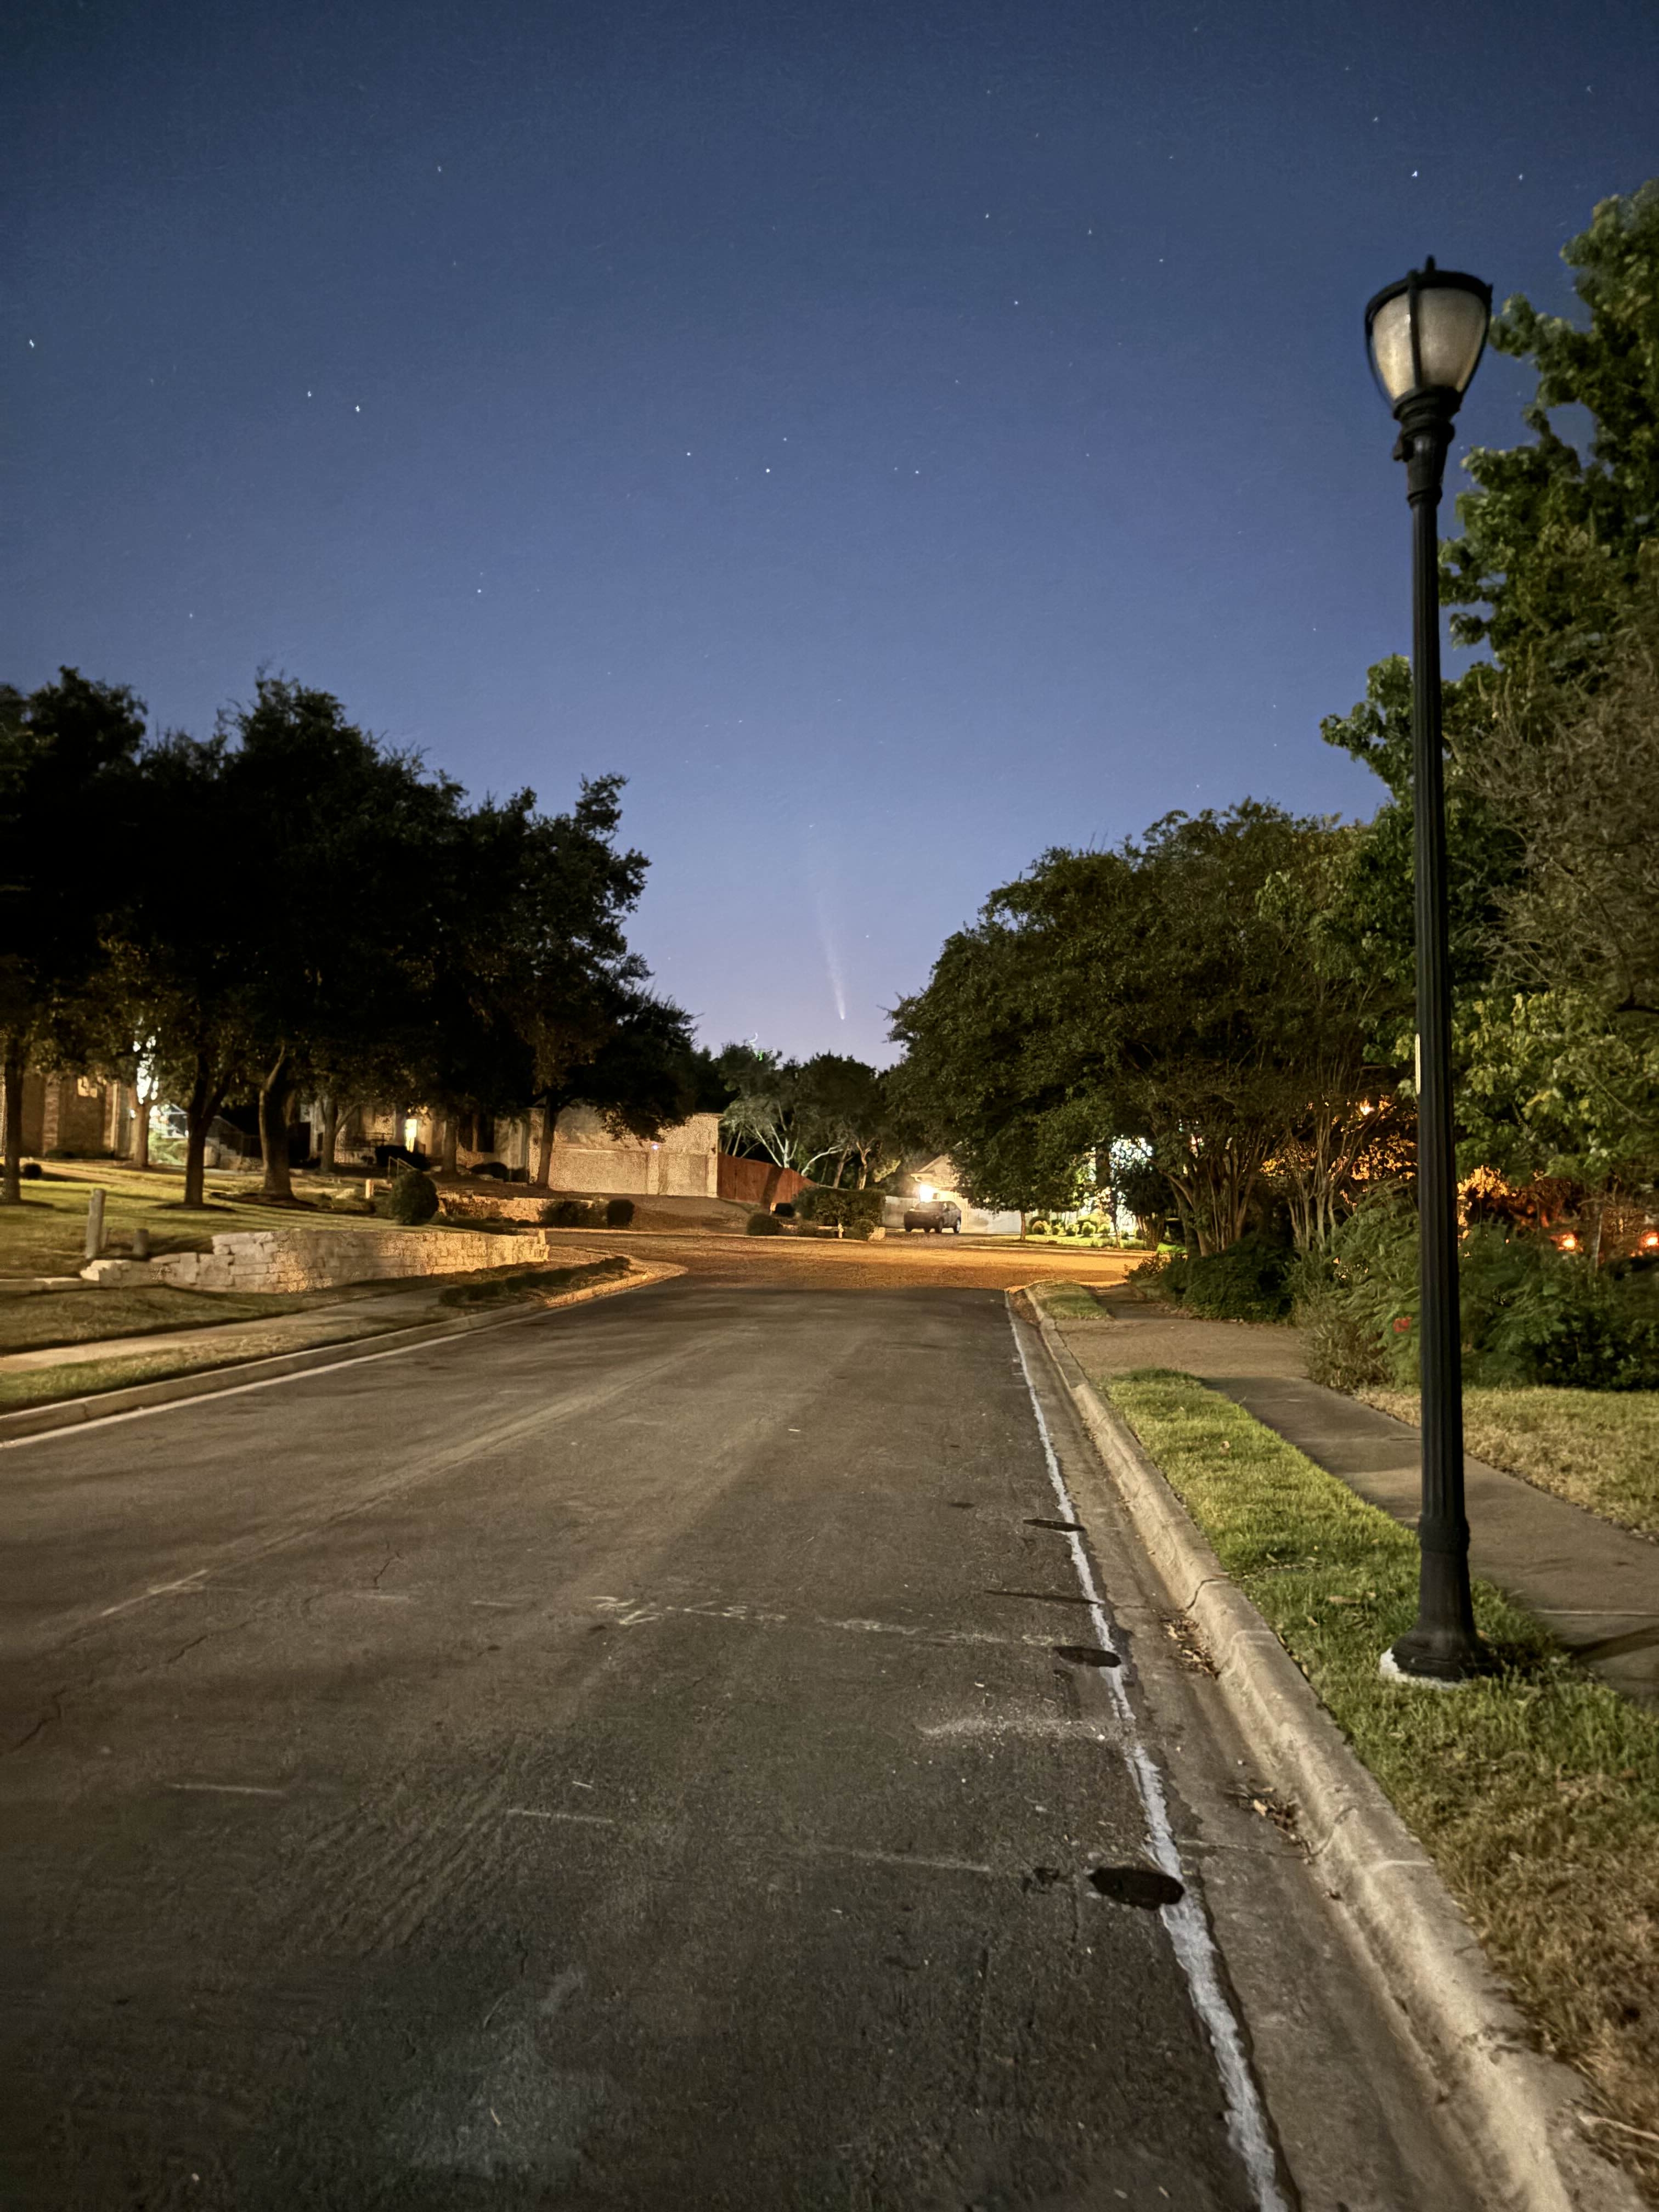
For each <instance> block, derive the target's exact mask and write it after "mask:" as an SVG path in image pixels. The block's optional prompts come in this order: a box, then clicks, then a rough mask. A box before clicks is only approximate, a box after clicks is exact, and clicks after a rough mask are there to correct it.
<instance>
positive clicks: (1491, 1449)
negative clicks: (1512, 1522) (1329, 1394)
mask: <svg viewBox="0 0 1659 2212" xmlns="http://www.w3.org/2000/svg"><path fill="white" fill-rule="evenodd" d="M1354 1395H1355V1396H1356V1397H1359V1398H1363V1399H1364V1401H1365V1403H1366V1404H1367V1405H1368V1406H1376V1407H1379V1408H1380V1409H1381V1410H1382V1411H1383V1413H1392V1414H1393V1415H1394V1417H1395V1419H1396V1420H1401V1421H1411V1422H1413V1423H1415V1422H1417V1421H1419V1420H1420V1419H1421V1418H1422V1404H1421V1401H1420V1400H1419V1396H1418V1394H1417V1392H1416V1391H1415V1390H1358V1391H1356V1392H1355V1394H1354ZM1463 1435H1464V1441H1465V1443H1467V1444H1468V1449H1470V1451H1472V1452H1473V1453H1474V1456H1475V1457H1476V1458H1477V1459H1484V1460H1485V1461H1486V1462H1487V1463H1488V1465H1489V1466H1492V1467H1501V1468H1507V1469H1508V1471H1509V1472H1510V1474H1518V1475H1520V1476H1522V1478H1523V1479H1524V1480H1526V1481H1528V1482H1530V1483H1534V1484H1536V1486H1538V1488H1539V1489H1540V1490H1549V1491H1553V1492H1554V1493H1555V1495H1556V1496H1557V1497H1558V1498H1570V1499H1571V1502H1572V1504H1575V1505H1582V1506H1583V1507H1584V1508H1585V1509H1586V1510H1587V1511H1589V1512H1591V1513H1599V1514H1600V1515H1601V1517H1602V1519H1603V1520H1606V1521H1616V1522H1618V1523H1619V1524H1620V1527H1621V1528H1635V1529H1638V1530H1639V1531H1640V1533H1641V1534H1643V1535H1644V1536H1659V1390H1542V1389H1512V1390H1498V1389H1478V1388H1474V1387H1472V1386H1470V1385H1468V1384H1466V1385H1465V1386H1464V1390H1463ZM1655 1571H1656V1573H1659V1566H1656V1570H1655Z"/></svg>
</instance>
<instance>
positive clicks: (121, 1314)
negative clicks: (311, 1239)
mask: <svg viewBox="0 0 1659 2212" xmlns="http://www.w3.org/2000/svg"><path fill="white" fill-rule="evenodd" d="M337 1295H338V1293H337V1292H330V1291H302V1292H301V1293H300V1294H299V1295H297V1296H295V1295H294V1294H292V1293H283V1292H280V1291H235V1292H232V1291H180V1290H174V1289H173V1288H172V1287H171V1285H167V1284H165V1283H157V1284H156V1285H155V1286H154V1287H153V1288H152V1287H150V1286H149V1285H140V1286H139V1287H137V1288H136V1289H128V1288H127V1287H126V1286H125V1285H122V1286H121V1287H119V1288H117V1287H115V1286H114V1285H110V1286H108V1287H102V1286H98V1287H94V1285H92V1284H91V1283H88V1284H86V1285H83V1286H79V1287H77V1288H76V1289H74V1290H61V1291H59V1290H51V1291H40V1290H33V1289H28V1288H24V1287H21V1286H20V1287H18V1288H15V1289H10V1290H8V1289H6V1288H5V1287H4V1285H3V1283H0V1352H37V1351H43V1350H45V1349H46V1347H47V1346H50V1345H56V1344H90V1343H94V1342H95V1341H96V1340H98V1339H99V1338H100V1337H106V1336H154V1335H159V1334H162V1333H164V1332H165V1331H167V1330H168V1329H178V1328H203V1327H204V1326H205V1327H211V1326H212V1325H213V1324H214V1323H215V1322H234V1321H258V1320H262V1319H264V1317H265V1316H268V1315H270V1314H279V1313H300V1312H303V1311H304V1310H305V1309H306V1307H307V1306H308V1305H313V1304H317V1303H319V1301H320V1300H321V1299H323V1298H325V1297H331V1296H337Z"/></svg>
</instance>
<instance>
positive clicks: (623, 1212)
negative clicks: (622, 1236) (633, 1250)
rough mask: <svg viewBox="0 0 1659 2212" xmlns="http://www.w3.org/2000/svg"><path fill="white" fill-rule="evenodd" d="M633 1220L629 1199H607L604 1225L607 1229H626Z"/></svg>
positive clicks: (632, 1204)
mask: <svg viewBox="0 0 1659 2212" xmlns="http://www.w3.org/2000/svg"><path fill="white" fill-rule="evenodd" d="M633 1218H634V1201H633V1200H632V1199H631V1198H607V1199H606V1200H605V1227H606V1228H607V1229H626V1228H627V1227H628V1225H629V1222H631V1221H632V1220H633Z"/></svg>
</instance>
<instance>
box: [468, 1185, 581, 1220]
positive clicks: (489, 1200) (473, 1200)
mask: <svg viewBox="0 0 1659 2212" xmlns="http://www.w3.org/2000/svg"><path fill="white" fill-rule="evenodd" d="M565 1195H566V1194H565V1193H564V1192H563V1191H556V1192H555V1193H554V1194H553V1196H552V1197H551V1198H550V1197H549V1196H548V1194H547V1193H546V1192H545V1191H539V1192H538V1194H536V1196H535V1197H533V1198H509V1197H508V1196H507V1192H506V1191H505V1190H503V1191H502V1192H501V1196H500V1197H499V1198H498V1197H497V1196H496V1195H495V1192H494V1191H493V1190H492V1191H482V1190H444V1189H442V1188H440V1190H439V1193H438V1211H439V1212H440V1213H441V1214H442V1216H443V1218H444V1219H445V1220H446V1221H476V1220H479V1219H484V1220H489V1221H528V1222H532V1223H534V1222H539V1221H540V1219H541V1218H542V1216H543V1214H544V1213H545V1212H546V1211H547V1209H548V1207H549V1206H552V1205H555V1204H556V1202H557V1201H558V1200H559V1199H561V1198H562V1197H564V1196H565Z"/></svg>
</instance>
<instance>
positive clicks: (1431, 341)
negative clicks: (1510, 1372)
mask: <svg viewBox="0 0 1659 2212" xmlns="http://www.w3.org/2000/svg"><path fill="white" fill-rule="evenodd" d="M1491 318H1492V287H1491V286H1490V285H1489V284H1483V283H1481V281H1480V278H1479V277H1478V276H1459V275H1457V274H1456V272H1455V270H1449V269H1437V268H1436V267H1435V265H1434V262H1433V260H1432V259H1430V260H1429V261H1427V262H1426V263H1425V264H1424V266H1423V267H1422V268H1421V269H1414V270H1413V271H1412V273H1411V275H1410V276H1406V277H1402V278H1401V281H1400V282H1399V283H1395V284H1389V285H1387V286H1385V287H1384V289H1383V290H1382V291H1380V292H1379V293H1378V294H1377V295H1376V298H1375V299H1374V300H1373V301H1371V302H1370V306H1369V307H1367V308H1366V310H1365V340H1366V344H1367V346H1368V347H1369V349H1370V356H1371V366H1372V369H1373V371H1374V373H1375V374H1376V380H1377V382H1378V384H1379V385H1380V386H1381V387H1382V389H1383V393H1384V395H1385V397H1386V398H1387V399H1388V401H1389V405H1390V406H1391V407H1392V408H1393V410H1394V416H1395V421H1396V422H1398V423H1399V425H1400V438H1399V442H1398V443H1397V444H1396V446H1395V459H1396V460H1400V461H1404V463H1405V464H1406V496H1407V499H1408V500H1409V501H1410V502H1411V510H1412V799H1413V829H1414V844H1415V852H1416V877H1417V899H1416V905H1417V1212H1418V1230H1419V1249H1420V1255H1421V1256H1420V1260H1419V1269H1420V1274H1419V1283H1420V1290H1421V1302H1420V1303H1421V1310H1420V1316H1419V1345H1418V1352H1419V1361H1420V1364H1421V1371H1422V1385H1423V1426H1422V1450H1423V1503H1422V1511H1421V1515H1420V1517H1419V1521H1418V1524H1417V1534H1418V1547H1419V1553H1420V1555H1421V1565H1420V1571H1419V1584H1418V1605H1417V1625H1416V1626H1415V1627H1414V1628H1413V1629H1411V1630H1409V1631H1408V1632H1407V1634H1406V1635H1404V1636H1402V1637H1401V1638H1400V1640H1399V1642H1398V1643H1397V1644H1395V1645H1394V1647H1393V1649H1392V1650H1389V1651H1387V1652H1385V1653H1384V1654H1383V1673H1384V1674H1386V1675H1389V1677H1391V1678H1393V1679H1401V1678H1404V1679H1407V1680H1420V1681H1429V1682H1446V1683H1450V1682H1461V1681H1465V1680H1468V1678H1469V1677H1470V1676H1471V1675H1473V1674H1478V1673H1480V1672H1481V1671H1483V1664H1484V1662H1483V1657H1482V1651H1481V1646H1480V1638H1478V1637H1477V1635H1476V1634H1475V1628H1474V1607H1473V1606H1472V1605H1471V1602H1470V1598H1469V1527H1468V1521H1467V1520H1466V1519H1465V1518H1464V1514H1463V1371H1462V1331H1461V1329H1460V1327H1459V1322H1458V1306H1457V1166H1456V1156H1455V1146H1454V1142H1453V1135H1452V1107H1451V975H1450V967H1451V962H1450V954H1449V948H1448V943H1447V927H1446V803H1445V776H1444V769H1443V758H1442V747H1441V734H1440V592H1439V562H1438V536H1437V530H1436V526H1435V517H1436V510H1437V508H1438V507H1439V505H1440V487H1441V479H1442V477H1443V473H1444V471H1445V465H1446V451H1447V448H1448V447H1449V445H1450V444H1451V426H1452V417H1453V416H1455V414H1456V412H1457V410H1458V408H1459V407H1460V406H1461V405H1462V399H1463V394H1464V393H1465V392H1467V391H1468V387H1469V382H1470V380H1471V378H1472V377H1473V376H1474V372H1475V368H1476V367H1477V365H1478V364H1479V362H1480V354H1481V349H1482V348H1483V347H1484V346H1485V344H1486V326H1487V324H1488V323H1489V321H1490V320H1491Z"/></svg>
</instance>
